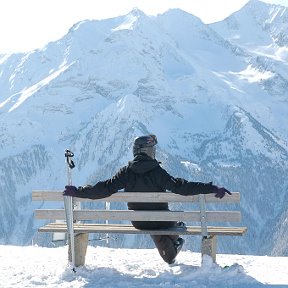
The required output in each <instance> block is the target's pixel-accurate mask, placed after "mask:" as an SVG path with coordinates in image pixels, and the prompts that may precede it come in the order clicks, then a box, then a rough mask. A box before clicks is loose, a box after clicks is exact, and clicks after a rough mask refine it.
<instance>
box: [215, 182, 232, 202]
mask: <svg viewBox="0 0 288 288" xmlns="http://www.w3.org/2000/svg"><path fill="white" fill-rule="evenodd" d="M212 189H213V193H215V197H216V198H219V199H222V198H223V197H224V196H225V195H226V193H227V194H229V195H232V193H231V192H230V191H228V190H227V189H226V188H224V187H218V186H215V185H213V188H212Z"/></svg>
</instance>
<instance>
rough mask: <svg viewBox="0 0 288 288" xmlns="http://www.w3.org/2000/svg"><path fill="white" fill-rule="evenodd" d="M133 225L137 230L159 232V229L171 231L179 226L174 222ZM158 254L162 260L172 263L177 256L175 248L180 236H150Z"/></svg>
mask: <svg viewBox="0 0 288 288" xmlns="http://www.w3.org/2000/svg"><path fill="white" fill-rule="evenodd" d="M132 225H133V226H134V227H135V228H137V229H143V230H147V229H149V230H157V229H169V228H173V227H175V226H176V225H177V222H174V221H155V222H145V221H141V222H140V221H133V222H132ZM150 236H151V238H152V240H153V242H154V244H155V246H156V248H157V249H158V252H159V254H160V256H161V257H162V259H163V260H164V261H165V262H167V263H169V264H170V263H172V262H173V260H174V259H175V257H176V256H177V250H176V248H175V242H176V241H177V239H178V238H179V235H150Z"/></svg>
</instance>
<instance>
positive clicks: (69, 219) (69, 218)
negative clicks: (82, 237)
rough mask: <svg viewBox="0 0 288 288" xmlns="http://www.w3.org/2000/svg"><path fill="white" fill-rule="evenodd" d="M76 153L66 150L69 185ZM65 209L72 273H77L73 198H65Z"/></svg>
mask: <svg viewBox="0 0 288 288" xmlns="http://www.w3.org/2000/svg"><path fill="white" fill-rule="evenodd" d="M73 156H74V153H73V152H71V151H70V150H65V158H66V164H67V182H68V185H72V169H73V168H74V167H75V164H74V162H73V160H72V159H71V158H72V157H73ZM64 209H65V215H66V223H67V232H68V241H69V243H70V252H71V260H72V271H73V272H76V269H75V244H74V227H73V223H74V219H73V197H72V196H64Z"/></svg>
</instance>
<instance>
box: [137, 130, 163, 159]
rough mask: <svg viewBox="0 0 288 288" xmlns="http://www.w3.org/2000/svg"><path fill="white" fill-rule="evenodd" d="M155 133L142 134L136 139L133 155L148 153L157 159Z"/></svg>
mask: <svg viewBox="0 0 288 288" xmlns="http://www.w3.org/2000/svg"><path fill="white" fill-rule="evenodd" d="M157 143H158V142H157V137H156V136H155V135H147V136H140V137H137V138H136V139H135V140H134V145H133V155H134V156H136V155H138V154H146V155H148V156H149V157H151V158H153V159H155V150H156V149H155V145H156V144H157Z"/></svg>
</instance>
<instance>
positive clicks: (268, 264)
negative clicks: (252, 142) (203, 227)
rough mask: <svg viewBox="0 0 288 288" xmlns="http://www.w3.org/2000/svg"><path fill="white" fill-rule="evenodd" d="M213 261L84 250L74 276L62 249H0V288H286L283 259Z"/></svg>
mask: <svg viewBox="0 0 288 288" xmlns="http://www.w3.org/2000/svg"><path fill="white" fill-rule="evenodd" d="M217 262H218V264H214V263H212V262H211V260H210V258H209V257H207V258H204V261H203V264H202V266H201V257H200V254H199V253H193V252H191V251H183V252H181V253H180V254H179V256H178V262H177V263H176V264H174V265H173V266H171V265H168V264H166V263H164V262H163V261H162V260H161V258H160V256H159V255H158V252H157V251H156V249H111V248H104V247H92V246H89V247H88V250H87V256H86V266H85V267H80V268H77V271H76V273H73V272H72V271H71V269H70V267H68V266H67V247H58V248H43V247H37V246H24V247H20V246H0V263H1V273H0V287H3V288H10V287H13V288H18V287H19V288H20V287H21V288H24V287H48V288H50V287H55V288H56V287H57V288H62V287H65V288H67V287H73V288H77V287H86V288H88V287H113V288H116V287H121V288H122V287H123V288H127V287H149V288H151V287H165V288H168V287H181V288H182V287H197V288H203V287H214V288H218V287H219V288H220V287H221V288H223V287H249V288H255V287H264V286H265V287H288V268H287V267H288V257H267V256H247V255H245V256H244V255H227V254H226V255H221V254H220V255H217ZM225 266H228V267H225Z"/></svg>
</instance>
